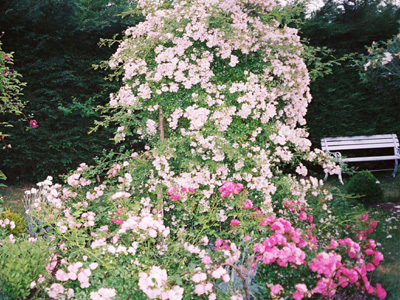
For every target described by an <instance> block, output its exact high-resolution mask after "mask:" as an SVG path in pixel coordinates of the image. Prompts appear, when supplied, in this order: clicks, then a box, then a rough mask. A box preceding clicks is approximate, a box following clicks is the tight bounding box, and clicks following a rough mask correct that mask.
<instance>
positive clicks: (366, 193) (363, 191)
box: [346, 171, 383, 204]
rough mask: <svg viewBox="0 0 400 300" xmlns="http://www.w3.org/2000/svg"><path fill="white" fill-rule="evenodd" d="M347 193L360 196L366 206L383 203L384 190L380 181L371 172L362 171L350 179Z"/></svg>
mask: <svg viewBox="0 0 400 300" xmlns="http://www.w3.org/2000/svg"><path fill="white" fill-rule="evenodd" d="M346 188H347V192H348V193H350V194H355V195H359V196H361V197H360V201H361V202H362V203H364V204H376V203H379V202H382V201H383V189H382V187H381V186H380V184H379V181H378V179H376V177H375V176H374V175H372V173H371V172H370V171H361V172H359V173H357V174H356V175H354V176H353V177H351V178H350V180H349V182H348V183H347V187H346Z"/></svg>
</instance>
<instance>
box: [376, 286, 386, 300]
mask: <svg viewBox="0 0 400 300" xmlns="http://www.w3.org/2000/svg"><path fill="white" fill-rule="evenodd" d="M376 295H377V296H378V297H379V299H385V298H386V291H385V289H384V288H383V287H382V286H381V285H380V284H379V283H377V284H376Z"/></svg>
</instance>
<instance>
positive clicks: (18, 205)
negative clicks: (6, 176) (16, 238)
mask: <svg viewBox="0 0 400 300" xmlns="http://www.w3.org/2000/svg"><path fill="white" fill-rule="evenodd" d="M29 189H31V187H29V186H26V187H14V186H9V187H0V197H3V199H4V207H5V208H8V209H10V210H11V211H13V212H18V213H20V214H24V213H25V208H24V191H26V190H29Z"/></svg>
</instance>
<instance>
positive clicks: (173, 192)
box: [168, 187, 195, 200]
mask: <svg viewBox="0 0 400 300" xmlns="http://www.w3.org/2000/svg"><path fill="white" fill-rule="evenodd" d="M194 192H195V189H194V188H191V187H190V188H185V187H182V188H181V189H180V192H179V191H178V190H177V188H175V187H172V188H170V189H168V195H169V196H170V197H169V199H170V200H181V199H182V194H183V193H189V194H193V193H194Z"/></svg>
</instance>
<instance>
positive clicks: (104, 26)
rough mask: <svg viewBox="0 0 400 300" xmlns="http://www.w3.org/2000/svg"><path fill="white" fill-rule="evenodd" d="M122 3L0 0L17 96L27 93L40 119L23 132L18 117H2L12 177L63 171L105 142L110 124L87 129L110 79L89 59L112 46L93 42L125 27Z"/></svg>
mask: <svg viewBox="0 0 400 300" xmlns="http://www.w3.org/2000/svg"><path fill="white" fill-rule="evenodd" d="M129 7H130V2H129V1H128V0H116V1H86V0H73V1H57V0H39V1H28V0H22V1H11V0H5V1H1V3H0V11H2V12H3V13H2V14H1V16H0V28H1V30H3V31H5V32H6V34H5V36H4V41H5V42H6V43H7V46H12V47H13V49H15V50H18V56H17V57H16V60H15V67H16V69H17V70H18V71H19V72H20V73H21V74H22V75H23V76H24V78H25V80H26V81H27V82H28V85H27V87H26V89H25V93H24V94H25V95H24V96H23V97H21V99H22V101H24V102H28V101H29V103H28V104H27V110H29V111H31V112H32V113H33V114H34V115H35V118H36V120H37V122H38V126H39V127H38V128H36V129H35V130H31V131H30V132H29V134H27V133H26V130H27V127H26V126H25V125H23V124H19V123H16V120H15V118H10V119H9V122H10V123H11V124H13V125H14V127H13V128H10V129H8V130H7V132H8V133H10V134H11V137H10V138H9V140H8V143H11V144H12V145H13V148H12V149H9V150H8V151H7V153H6V155H4V156H3V157H2V159H1V167H2V168H3V169H4V171H5V172H6V173H7V174H8V175H9V177H10V178H11V179H13V180H18V179H19V180H29V181H32V180H34V179H35V178H43V176H44V174H45V173H48V172H50V173H51V174H59V173H63V172H66V170H68V168H70V167H71V166H76V165H77V164H79V163H80V162H82V161H91V159H92V158H93V157H94V156H95V155H97V154H100V153H101V152H102V150H103V148H104V147H109V148H111V147H112V142H111V141H110V138H111V135H110V134H109V131H107V130H104V129H103V130H101V131H99V132H96V133H95V134H91V135H88V134H87V133H88V131H89V129H90V127H91V126H93V122H94V120H95V119H96V118H98V113H97V112H95V111H93V107H94V106H96V105H99V104H104V103H105V101H106V99H107V98H108V94H109V93H110V91H112V90H113V87H114V84H113V83H110V82H105V81H104V79H103V77H104V76H105V72H99V71H94V70H93V68H92V65H93V64H97V63H99V62H100V61H102V60H104V59H107V58H108V57H109V56H110V54H111V51H112V50H110V49H109V48H107V47H103V48H99V45H98V43H99V41H100V38H102V37H103V38H111V37H112V36H113V35H114V34H116V33H119V32H121V31H122V30H123V29H124V28H126V20H123V19H121V17H119V16H117V14H118V13H120V12H123V11H125V10H127V9H128V8H129ZM132 22H133V23H135V22H136V20H134V19H133V20H132V19H131V20H130V23H132Z"/></svg>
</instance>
